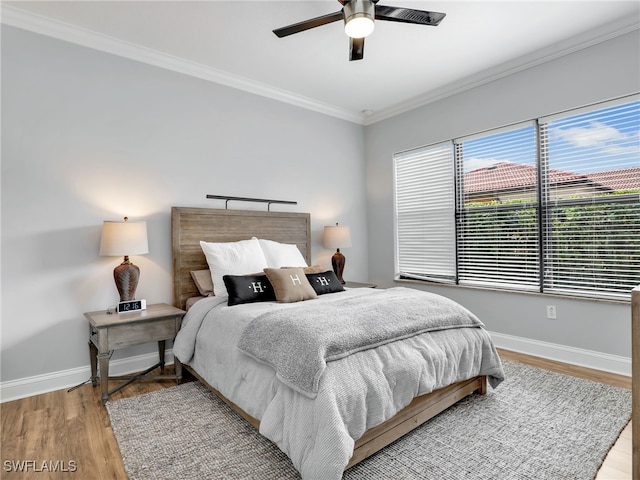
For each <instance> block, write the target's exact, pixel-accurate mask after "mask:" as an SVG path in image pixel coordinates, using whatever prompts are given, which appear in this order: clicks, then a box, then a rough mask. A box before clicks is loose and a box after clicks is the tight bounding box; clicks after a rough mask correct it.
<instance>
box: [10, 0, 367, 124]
mask: <svg viewBox="0 0 640 480" xmlns="http://www.w3.org/2000/svg"><path fill="white" fill-rule="evenodd" d="M1 22H2V23H3V24H5V25H9V26H12V27H16V28H21V29H23V30H28V31H30V32H33V33H38V34H41V35H46V36H48V37H52V38H56V39H58V40H64V41H66V42H70V43H74V44H76V45H81V46H83V47H87V48H92V49H94V50H99V51H101V52H105V53H110V54H113V55H117V56H119V57H124V58H128V59H130V60H135V61H138V62H142V63H146V64H149V65H153V66H156V67H160V68H164V69H166V70H171V71H173V72H178V73H182V74H185V75H189V76H192V77H196V78H200V79H202V80H207V81H210V82H214V83H218V84H221V85H225V86H227V87H231V88H236V89H238V90H243V91H245V92H249V93H253V94H255V95H260V96H263V97H267V98H271V99H273V100H278V101H280V102H284V103H288V104H291V105H295V106H297V107H301V108H304V109H307V110H313V111H315V112H319V113H323V114H325V115H329V116H332V117H336V118H339V119H342V120H346V121H349V122H354V123H358V124H362V114H361V113H360V112H358V113H355V112H353V111H350V110H346V109H343V108H340V107H337V106H335V105H330V104H327V103H323V102H319V101H317V100H314V99H312V98H308V97H304V96H302V95H297V94H295V93H292V92H289V91H286V90H282V89H279V88H275V87H272V86H270V85H267V84H264V83H260V82H256V81H254V80H251V79H248V78H245V77H241V76H239V75H234V74H232V73H229V72H225V71H223V70H219V69H216V68H213V67H208V66H206V65H203V64H200V63H197V62H192V61H190V60H185V59H183V58H179V57H175V56H173V55H169V54H166V53H162V52H158V51H157V50H153V49H150V48H147V47H142V46H140V45H136V44H133V43H130V42H127V41H124V40H119V39H116V38H113V37H110V36H108V35H102V34H100V33H96V32H93V31H91V30H86V29H83V28H80V27H77V26H75V25H70V24H68V23H64V22H60V21H57V20H54V19H51V18H47V17H43V16H41V15H36V14H33V13H30V12H26V11H24V10H21V9H19V8H15V7H12V6H8V5H2V18H1Z"/></svg>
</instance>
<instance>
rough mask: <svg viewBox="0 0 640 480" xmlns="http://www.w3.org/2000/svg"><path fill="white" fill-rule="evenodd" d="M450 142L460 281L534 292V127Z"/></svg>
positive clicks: (536, 249) (536, 265) (536, 259)
mask: <svg viewBox="0 0 640 480" xmlns="http://www.w3.org/2000/svg"><path fill="white" fill-rule="evenodd" d="M455 144H456V158H457V175H456V177H457V182H458V188H457V191H458V192H459V194H458V201H457V216H456V217H457V227H458V280H459V283H460V284H468V285H481V286H500V287H504V288H517V289H521V290H522V289H523V290H538V289H539V283H540V282H539V281H540V258H539V251H540V248H539V246H540V242H539V237H538V226H539V218H538V169H537V167H536V158H537V153H536V152H537V148H536V144H537V143H536V131H535V125H534V124H533V123H528V124H526V125H524V126H518V127H516V128H512V129H506V130H501V131H499V132H498V133H492V134H488V135H484V136H474V137H471V138H462V139H459V140H456V141H455Z"/></svg>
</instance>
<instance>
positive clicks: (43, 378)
mask: <svg viewBox="0 0 640 480" xmlns="http://www.w3.org/2000/svg"><path fill="white" fill-rule="evenodd" d="M490 333H491V337H492V338H493V341H494V342H495V344H496V346H497V347H498V348H504V349H506V350H513V351H515V352H519V353H526V354H528V355H534V356H536V357H542V358H548V359H550V360H557V361H559V362H564V363H569V364H572V365H579V366H581V367H587V368H593V369H596V370H602V371H604V372H611V373H617V374H619V375H626V376H628V377H630V376H631V359H630V358H627V357H621V356H618V355H610V354H606V353H600V352H595V351H593V350H585V349H581V348H574V347H568V346H566V345H559V344H557V343H548V342H541V341H539V340H532V339H529V338H523V337H515V336H512V335H505V334H503V333H496V332H490ZM165 360H166V362H167V364H172V363H173V351H172V350H167V353H166V357H165ZM157 361H158V354H157V353H148V354H145V355H138V356H135V357H128V358H123V359H120V360H114V361H113V362H110V363H109V373H110V374H111V375H114V376H116V375H127V374H129V373H133V372H140V371H142V370H144V369H146V368H149V367H150V366H152V365H153V364H154V363H157ZM90 376H91V371H90V368H89V366H86V367H80V368H72V369H69V370H63V371H60V372H54V373H48V374H45V375H36V376H34V377H28V378H23V379H19V380H10V381H8V382H2V383H0V403H4V402H8V401H11V400H18V399H20V398H25V397H30V396H32V395H39V394H41V393H47V392H53V391H55V390H61V389H63V388H70V387H73V386H75V385H78V384H80V383H82V382H84V381H86V380H88V379H89V377H90Z"/></svg>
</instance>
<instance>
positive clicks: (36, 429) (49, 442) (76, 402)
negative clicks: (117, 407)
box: [0, 350, 631, 480]
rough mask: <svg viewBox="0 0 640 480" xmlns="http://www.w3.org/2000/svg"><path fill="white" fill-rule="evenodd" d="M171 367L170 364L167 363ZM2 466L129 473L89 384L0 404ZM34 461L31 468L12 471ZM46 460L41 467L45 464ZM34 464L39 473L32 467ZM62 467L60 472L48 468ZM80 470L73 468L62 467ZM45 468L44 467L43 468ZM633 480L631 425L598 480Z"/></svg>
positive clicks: (26, 479) (593, 376) (53, 475)
mask: <svg viewBox="0 0 640 480" xmlns="http://www.w3.org/2000/svg"><path fill="white" fill-rule="evenodd" d="M500 354H501V356H502V357H503V358H505V359H508V360H513V361H518V362H522V363H527V364H530V365H534V366H536V367H540V368H546V369H548V370H553V371H557V372H560V373H565V374H569V375H574V376H577V377H581V378H588V379H590V380H595V381H600V382H603V383H608V384H612V385H617V386H621V387H624V388H629V389H630V388H631V379H630V378H628V377H623V376H619V375H613V374H608V373H603V372H599V371H596V370H589V369H585V368H580V367H574V366H571V365H566V364H562V363H558V362H553V361H549V360H543V359H539V358H536V357H530V356H527V355H522V354H516V353H513V352H508V351H504V350H501V351H500ZM168 369H169V370H170V369H171V367H168ZM173 385H175V382H172V381H162V382H160V381H158V382H136V383H133V384H131V385H129V386H127V387H125V388H124V389H122V390H120V391H119V392H116V393H115V394H113V395H112V396H111V397H110V399H111V400H115V399H117V398H123V397H131V396H135V395H140V394H142V393H147V392H151V391H155V390H158V389H161V388H167V387H171V386H173ZM0 417H1V420H2V443H1V444H0V445H1V447H2V465H1V467H0V468H2V470H0V477H1V478H3V479H6V480H14V479H15V480H18V479H20V480H31V479H34V478H35V479H38V480H45V479H51V480H57V479H61V480H69V479H71V478H76V479H83V480H107V479H114V480H125V479H126V478H127V475H126V473H125V470H124V466H123V464H122V459H121V457H120V451H119V450H118V445H117V442H116V440H115V436H114V434H113V431H112V430H111V425H110V423H109V416H108V414H107V411H106V409H105V408H104V407H103V406H102V404H101V402H100V389H99V388H93V387H92V386H91V384H90V383H89V384H87V385H83V386H82V387H80V388H78V389H76V390H73V391H72V392H69V393H67V391H66V390H59V391H57V392H52V393H46V394H43V395H37V396H33V397H29V398H25V399H22V400H16V401H13V402H6V403H4V404H2V405H0ZM18 460H22V461H25V460H30V461H33V462H34V463H32V464H28V465H29V471H28V472H24V471H23V472H17V471H8V470H9V469H11V467H15V466H16V465H15V463H14V462H16V461H18ZM43 462H46V465H45V466H44V468H43V465H42V463H43ZM34 464H35V465H37V469H38V470H39V471H38V472H35V471H34ZM47 467H48V468H49V470H58V471H57V472H48V471H46V468H47ZM74 469H75V470H76V471H75V472H73V473H72V472H70V471H67V472H65V471H60V470H74ZM43 470H44V471H43ZM618 479H627V480H631V424H629V425H627V427H626V428H625V430H624V431H623V432H622V435H621V436H620V438H619V439H618V441H617V442H616V444H615V445H614V447H613V448H612V449H611V451H610V452H609V455H608V456H607V459H606V460H605V463H604V465H603V466H602V468H601V469H600V472H599V473H598V476H597V479H596V480H618Z"/></svg>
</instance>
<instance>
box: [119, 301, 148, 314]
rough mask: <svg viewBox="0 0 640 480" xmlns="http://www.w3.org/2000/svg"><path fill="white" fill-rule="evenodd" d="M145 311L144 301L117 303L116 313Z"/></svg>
mask: <svg viewBox="0 0 640 480" xmlns="http://www.w3.org/2000/svg"><path fill="white" fill-rule="evenodd" d="M146 309H147V301H146V300H129V301H128V302H119V303H118V308H117V310H118V313H129V312H139V311H140V310H146Z"/></svg>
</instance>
